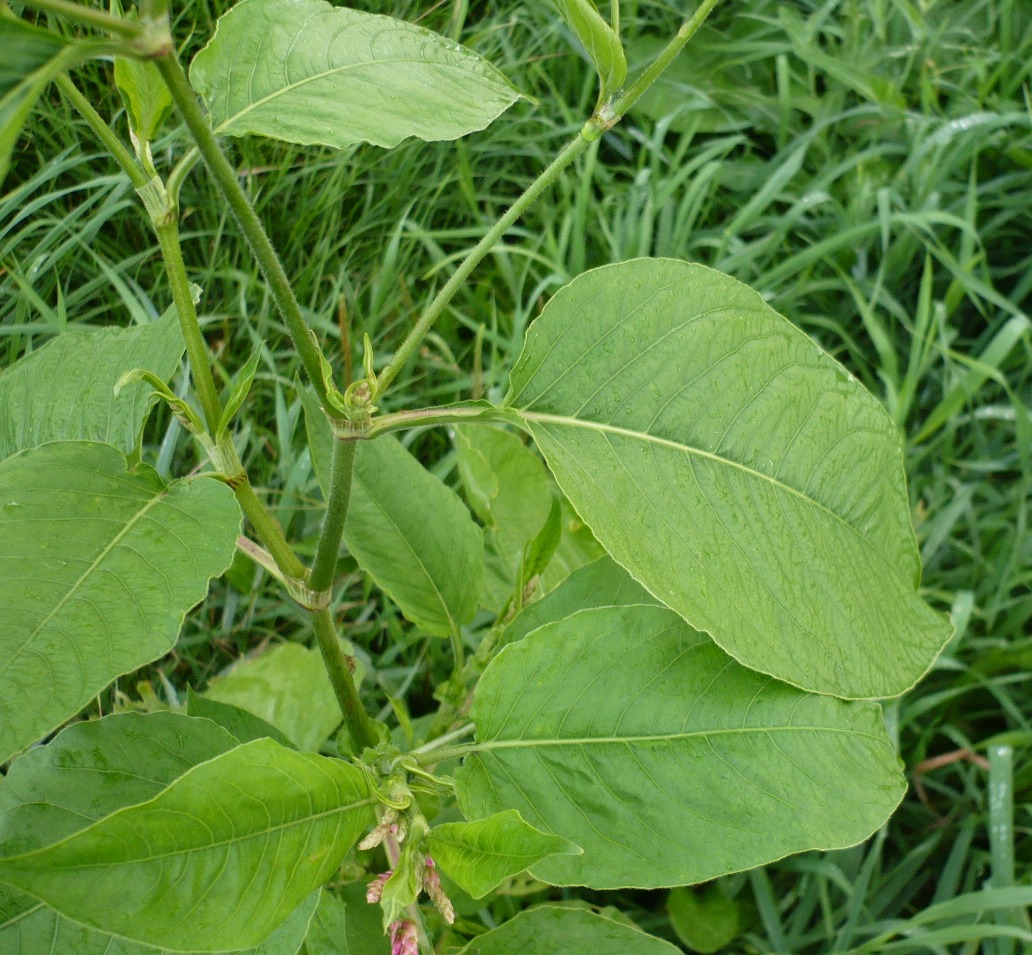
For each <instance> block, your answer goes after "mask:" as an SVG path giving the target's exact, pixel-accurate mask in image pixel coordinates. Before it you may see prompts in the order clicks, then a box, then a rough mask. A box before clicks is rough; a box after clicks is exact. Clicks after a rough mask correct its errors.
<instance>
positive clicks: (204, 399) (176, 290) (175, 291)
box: [153, 209, 222, 434]
mask: <svg viewBox="0 0 1032 955" xmlns="http://www.w3.org/2000/svg"><path fill="white" fill-rule="evenodd" d="M153 221H154V231H155V232H156V233H157V235H158V243H159V244H160V245H161V257H162V259H163V260H164V263H165V274H166V275H167V276H168V281H169V285H171V287H172V301H173V302H175V304H176V312H177V313H178V314H179V327H180V328H181V329H182V332H183V341H185V342H186V354H187V357H188V358H189V359H190V374H191V376H192V377H193V383H194V387H195V388H196V389H197V400H198V401H199V402H200V405H201V411H203V412H204V420H205V423H206V424H207V425H208V431H209V432H210V433H211V434H215V432H216V430H217V429H218V426H219V421H220V420H221V419H222V402H221V401H220V400H219V393H218V389H217V388H216V387H215V379H214V378H213V377H212V373H211V364H210V362H209V359H208V344H207V342H206V341H205V340H204V335H203V334H202V333H201V325H200V322H199V321H198V318H197V309H196V307H195V306H194V300H193V295H191V293H190V280H189V279H188V278H187V275H186V264H185V263H184V262H183V249H182V246H181V245H180V244H179V223H178V222H177V221H176V212H175V210H174V209H170V210H168V213H167V215H166V216H165V217H164V218H162V219H154V220H153Z"/></svg>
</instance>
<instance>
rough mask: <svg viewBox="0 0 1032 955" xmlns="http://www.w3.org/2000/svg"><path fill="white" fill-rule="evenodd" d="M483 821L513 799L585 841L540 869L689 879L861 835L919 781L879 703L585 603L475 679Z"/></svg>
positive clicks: (529, 813) (638, 612)
mask: <svg viewBox="0 0 1032 955" xmlns="http://www.w3.org/2000/svg"><path fill="white" fill-rule="evenodd" d="M471 715H472V718H473V722H474V723H475V724H476V727H477V743H478V746H479V748H478V751H477V752H476V753H475V755H473V756H471V757H469V758H467V760H466V762H465V764H464V765H463V766H462V768H461V769H460V770H459V772H458V773H457V775H456V794H457V796H458V798H459V804H460V805H461V806H462V809H463V812H464V813H465V814H466V816H467V817H469V818H471V819H476V818H481V817H483V816H487V815H490V814H492V813H495V812H499V811H501V810H503V809H509V808H511V809H516V810H517V811H518V812H519V813H520V814H521V815H522V816H523V817H524V818H525V819H526V820H527V822H529V823H530V824H531V825H533V826H535V827H537V828H539V829H542V830H545V831H546V832H554V833H556V834H557V835H560V836H563V837H564V838H566V839H569V840H570V841H571V842H573V843H576V844H577V845H579V846H581V848H583V850H584V854H583V855H581V856H553V857H551V858H549V859H546V860H544V861H543V862H539V863H537V864H536V865H534V866H532V867H531V872H532V873H533V874H534V875H535V876H536V877H538V878H540V879H543V880H544V881H546V882H551V883H553V884H557V885H588V886H591V887H592V888H598V889H603V888H606V889H608V888H620V887H630V886H635V887H641V888H656V887H659V886H674V885H684V884H688V883H692V882H702V881H705V880H707V879H712V878H715V877H716V876H718V875H722V874H724V873H728V872H735V871H738V870H741V869H748V868H752V867H753V866H756V865H760V864H763V863H766V862H770V861H773V860H774V859H778V858H781V857H782V856H784V855H787V854H788V853H791V852H801V851H803V850H806V849H815V848H821V849H831V848H839V847H843V846H848V845H853V844H854V843H857V842H859V841H860V840H862V839H864V838H866V837H867V836H869V835H870V834H871V832H873V831H874V830H875V829H876V828H877V827H878V826H880V825H881V824H882V823H883V822H884V821H885V819H886V818H888V815H889V814H890V813H891V812H892V810H893V809H894V808H895V807H896V805H897V804H898V803H899V801H900V799H901V798H902V796H903V792H904V789H905V785H904V781H903V778H902V776H901V774H900V771H899V761H898V759H897V758H896V754H895V752H894V750H893V747H892V745H891V743H890V741H889V739H888V736H887V734H886V732H885V728H884V723H883V720H882V715H881V710H880V709H879V708H878V707H877V706H875V705H873V704H868V703H847V702H844V701H842V700H837V699H834V698H832V697H827V696H816V695H811V694H806V693H803V692H802V691H800V690H797V689H795V688H793V687H790V686H788V685H787V684H784V683H778V682H777V681H775V680H772V679H770V678H769V677H765V676H762V675H760V674H758V673H754V672H753V671H751V670H746V669H745V668H744V667H741V666H738V665H737V664H736V663H735V662H734V661H733V660H732V659H731V658H730V657H728V656H727V654H725V653H724V652H723V651H722V650H720V649H719V648H718V647H716V646H715V645H714V644H713V643H712V641H711V640H710V639H709V638H708V637H706V636H705V635H704V634H700V633H698V632H697V631H695V630H693V629H692V628H691V627H689V626H688V625H687V624H686V623H685V622H684V621H683V620H682V619H681V618H680V617H679V616H678V615H677V614H675V613H673V612H672V611H670V610H667V609H666V608H665V607H640V606H639V607H608V608H601V609H598V610H584V611H582V612H580V613H577V614H574V615H573V616H572V617H567V618H566V619H565V620H560V621H558V622H557V623H552V624H548V625H546V626H544V627H541V628H540V629H538V630H535V631H534V632H533V633H531V634H530V635H529V636H528V637H526V638H525V639H524V640H522V641H521V642H520V643H515V644H511V645H510V646H508V647H506V648H505V649H504V650H503V651H502V652H501V653H500V654H499V655H498V656H497V657H496V658H495V660H494V661H493V662H492V663H491V664H490V666H489V667H488V668H487V670H486V671H485V673H484V676H483V677H482V678H481V681H480V684H479V686H478V688H477V692H476V697H475V701H474V705H473V710H472V714H471Z"/></svg>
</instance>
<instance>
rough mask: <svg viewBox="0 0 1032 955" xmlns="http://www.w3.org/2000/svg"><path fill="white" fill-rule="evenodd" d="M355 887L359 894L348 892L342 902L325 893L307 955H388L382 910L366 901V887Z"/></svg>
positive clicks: (388, 947)
mask: <svg viewBox="0 0 1032 955" xmlns="http://www.w3.org/2000/svg"><path fill="white" fill-rule="evenodd" d="M356 888H357V889H359V891H351V890H350V887H349V889H345V898H344V900H343V901H342V900H341V899H339V898H337V896H335V895H333V894H332V893H331V892H329V891H327V890H325V889H324V890H323V891H322V893H321V895H320V897H319V907H318V908H317V909H316V910H315V918H314V919H312V925H311V928H309V930H308V937H307V938H306V939H305V955H389V952H390V948H391V945H390V942H389V941H388V939H387V936H386V935H385V934H384V932H383V927H382V926H381V925H380V910H379V909H378V908H377V907H376V906H375V905H370V904H369V903H368V902H366V900H365V885H364V884H359V885H358V886H357V887H356Z"/></svg>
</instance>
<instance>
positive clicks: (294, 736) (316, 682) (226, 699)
mask: <svg viewBox="0 0 1032 955" xmlns="http://www.w3.org/2000/svg"><path fill="white" fill-rule="evenodd" d="M204 696H205V697H206V698H207V699H208V700H214V701H216V702H218V703H228V704H231V705H233V706H238V707H240V708H241V709H244V710H246V711H247V712H249V713H253V714H254V715H255V716H258V717H260V718H261V719H262V720H263V721H265V722H268V723H271V724H272V725H273V726H274V727H276V729H278V730H279V731H280V732H281V733H283V735H284V736H286V737H287V739H289V740H290V741H291V743H292V744H293V745H295V746H296V747H297V748H298V749H303V750H318V748H319V747H320V746H321V745H322V744H323V743H324V742H326V740H327V739H328V738H329V736H330V734H331V733H332V732H333V731H334V730H335V729H336V728H337V726H338V725H339V724H340V720H341V715H340V706H339V704H338V703H337V697H336V695H335V694H334V692H333V686H332V685H331V684H330V678H329V677H328V676H327V675H326V667H325V666H324V665H323V662H322V657H321V656H320V655H319V651H318V650H310V649H309V648H308V647H303V646H301V645H300V644H298V643H280V644H277V645H276V646H273V647H270V648H269V649H267V650H264V651H262V652H261V653H259V654H257V655H255V656H253V657H248V658H246V659H243V660H240V661H239V662H237V663H235V664H234V665H233V666H232V667H231V668H230V669H229V670H227V671H226V672H225V673H223V674H222V675H220V676H217V677H215V678H214V679H213V680H212V681H211V683H210V684H209V685H208V688H207V689H206V690H205V691H204Z"/></svg>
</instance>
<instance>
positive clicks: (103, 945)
mask: <svg viewBox="0 0 1032 955" xmlns="http://www.w3.org/2000/svg"><path fill="white" fill-rule="evenodd" d="M318 898H319V896H318V893H315V892H313V893H312V894H311V895H310V896H309V897H308V898H307V899H305V900H304V901H303V902H302V903H301V904H300V905H299V906H298V907H297V908H296V909H295V910H294V911H293V912H291V913H290V915H288V916H287V918H286V919H285V920H284V921H283V922H282V923H281V924H280V925H279V927H278V928H276V929H274V930H273V932H272V934H271V935H270V936H269V937H268V938H267V939H265V941H264V942H262V943H261V944H260V945H257V946H253V947H252V948H248V949H238V950H237V951H235V952H228V953H226V955H298V952H299V950H300V949H301V946H302V944H303V943H304V940H305V937H306V936H307V934H308V931H309V926H310V924H311V922H312V920H313V918H312V917H313V913H314V912H315V905H316V901H317V900H318ZM0 951H3V952H11V953H18V955H36V953H37V952H45V953H46V955H201V951H204V952H206V951H207V949H203V950H201V951H198V952H183V951H182V950H181V949H168V948H154V947H153V946H151V945H143V944H141V943H139V942H132V941H130V940H129V939H124V938H118V937H116V936H113V935H108V934H106V933H104V932H100V931H98V930H97V929H94V928H89V927H88V926H86V925H80V924H79V923H78V922H73V921H72V920H71V919H67V918H65V917H64V916H63V915H61V914H60V913H59V912H55V911H54V910H53V909H52V908H50V907H49V906H47V905H44V904H43V903H42V902H40V901H39V900H38V899H34V898H32V896H30V895H25V894H23V893H21V892H17V891H16V890H14V889H10V888H8V887H7V886H3V885H0Z"/></svg>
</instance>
